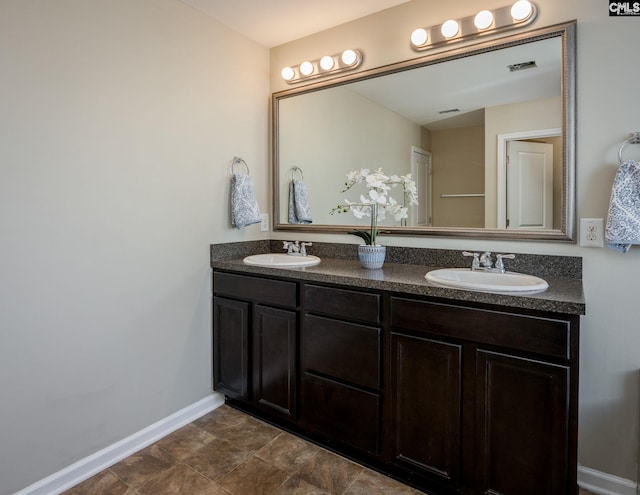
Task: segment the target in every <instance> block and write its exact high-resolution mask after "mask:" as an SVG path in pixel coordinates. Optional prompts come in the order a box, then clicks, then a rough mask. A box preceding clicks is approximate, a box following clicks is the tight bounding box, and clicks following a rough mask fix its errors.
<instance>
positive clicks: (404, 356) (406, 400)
mask: <svg viewBox="0 0 640 495" xmlns="http://www.w3.org/2000/svg"><path fill="white" fill-rule="evenodd" d="M389 388H390V394H391V404H392V406H391V411H390V412H391V419H392V426H391V432H392V434H391V451H392V462H394V463H395V464H397V465H399V466H401V467H405V468H406V469H407V470H409V471H414V470H415V471H418V472H419V473H420V474H421V475H423V476H425V477H426V478H428V479H431V480H433V481H434V483H441V482H443V481H444V482H445V484H447V485H451V486H457V485H458V482H459V474H460V467H461V458H460V451H461V419H462V401H461V396H462V345H460V344H455V343H449V342H442V341H438V340H434V339H429V338H424V337H416V336H412V335H402V334H397V333H393V334H392V335H391V384H390V387H389Z"/></svg>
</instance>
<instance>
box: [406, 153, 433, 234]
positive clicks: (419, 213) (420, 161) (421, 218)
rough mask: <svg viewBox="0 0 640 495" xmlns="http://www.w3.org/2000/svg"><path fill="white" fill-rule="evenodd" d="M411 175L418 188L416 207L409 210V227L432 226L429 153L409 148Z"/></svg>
mask: <svg viewBox="0 0 640 495" xmlns="http://www.w3.org/2000/svg"><path fill="white" fill-rule="evenodd" d="M411 175H412V176H413V180H415V181H416V187H417V188H418V205H416V206H412V207H411V208H410V209H409V225H422V226H430V225H432V220H431V215H432V213H431V209H432V206H431V204H432V203H431V194H432V190H431V153H429V152H428V151H424V150H421V149H420V148H417V147H415V146H412V147H411Z"/></svg>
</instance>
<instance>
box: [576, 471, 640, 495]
mask: <svg viewBox="0 0 640 495" xmlns="http://www.w3.org/2000/svg"><path fill="white" fill-rule="evenodd" d="M578 485H580V488H584V489H585V490H588V491H590V492H592V493H595V494H596V495H636V494H637V489H638V486H637V485H636V483H634V482H633V481H631V480H626V479H624V478H619V477H618V476H613V475H611V474H607V473H603V472H600V471H596V470H595V469H591V468H588V467H584V466H578Z"/></svg>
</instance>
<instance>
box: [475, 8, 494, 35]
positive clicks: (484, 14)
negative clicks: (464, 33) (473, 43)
mask: <svg viewBox="0 0 640 495" xmlns="http://www.w3.org/2000/svg"><path fill="white" fill-rule="evenodd" d="M473 24H474V25H475V26H476V27H477V28H478V29H479V30H483V29H487V28H488V27H489V26H491V24H493V14H492V13H491V12H489V11H488V10H481V11H480V12H478V13H477V14H476V16H475V18H474V19H473Z"/></svg>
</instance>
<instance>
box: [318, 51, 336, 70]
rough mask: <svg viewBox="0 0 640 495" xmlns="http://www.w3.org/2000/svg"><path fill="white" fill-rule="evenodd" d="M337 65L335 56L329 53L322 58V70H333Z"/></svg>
mask: <svg viewBox="0 0 640 495" xmlns="http://www.w3.org/2000/svg"><path fill="white" fill-rule="evenodd" d="M335 66H336V61H335V60H333V57H330V56H329V55H325V56H324V57H322V58H321V59H320V68H321V69H322V70H331V69H333V68H334V67H335Z"/></svg>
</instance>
